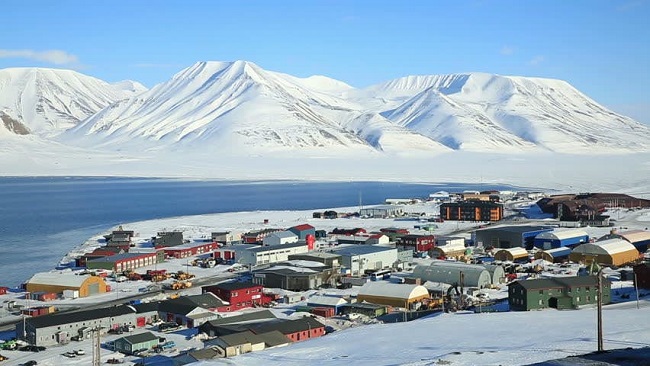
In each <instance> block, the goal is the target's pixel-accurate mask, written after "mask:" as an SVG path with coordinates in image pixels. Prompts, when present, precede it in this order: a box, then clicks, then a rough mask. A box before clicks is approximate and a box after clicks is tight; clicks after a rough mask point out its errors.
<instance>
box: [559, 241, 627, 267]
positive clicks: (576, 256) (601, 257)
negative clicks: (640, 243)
mask: <svg viewBox="0 0 650 366" xmlns="http://www.w3.org/2000/svg"><path fill="white" fill-rule="evenodd" d="M639 257H640V256H639V251H638V250H636V248H635V247H634V245H632V244H630V242H628V241H626V240H623V239H608V240H603V241H597V242H595V243H585V244H581V245H578V246H577V247H575V248H574V249H573V251H572V252H571V254H570V255H569V260H571V261H572V262H576V263H585V264H587V263H591V262H592V261H596V263H598V264H604V265H610V266H619V267H620V266H623V265H625V264H629V263H634V262H635V261H637V260H639Z"/></svg>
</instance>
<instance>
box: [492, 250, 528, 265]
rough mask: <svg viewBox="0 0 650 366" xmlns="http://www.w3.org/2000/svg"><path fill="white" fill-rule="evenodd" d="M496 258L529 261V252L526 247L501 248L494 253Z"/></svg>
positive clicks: (499, 259)
mask: <svg viewBox="0 0 650 366" xmlns="http://www.w3.org/2000/svg"><path fill="white" fill-rule="evenodd" d="M494 259H495V260H498V261H504V262H505V261H508V262H528V252H527V251H526V249H524V248H506V249H499V250H497V251H496V252H495V253H494Z"/></svg>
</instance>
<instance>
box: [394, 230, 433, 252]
mask: <svg viewBox="0 0 650 366" xmlns="http://www.w3.org/2000/svg"><path fill="white" fill-rule="evenodd" d="M435 243H436V237H435V236H433V235H415V234H410V235H404V236H402V237H401V238H400V239H399V245H400V246H403V247H411V248H413V249H414V250H415V251H416V252H428V251H429V250H431V249H433V247H434V246H435Z"/></svg>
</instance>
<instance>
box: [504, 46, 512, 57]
mask: <svg viewBox="0 0 650 366" xmlns="http://www.w3.org/2000/svg"><path fill="white" fill-rule="evenodd" d="M513 53H515V49H514V48H512V47H510V46H503V47H501V54H502V55H505V56H510V55H512V54H513Z"/></svg>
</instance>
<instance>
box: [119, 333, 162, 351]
mask: <svg viewBox="0 0 650 366" xmlns="http://www.w3.org/2000/svg"><path fill="white" fill-rule="evenodd" d="M114 344H115V350H116V351H118V352H122V353H124V354H127V355H132V354H133V353H135V352H137V351H149V350H151V349H153V348H154V347H155V346H157V345H158V336H156V335H155V334H153V333H151V332H144V333H139V334H134V335H130V336H126V337H122V338H118V339H116V340H115V343H114Z"/></svg>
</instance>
